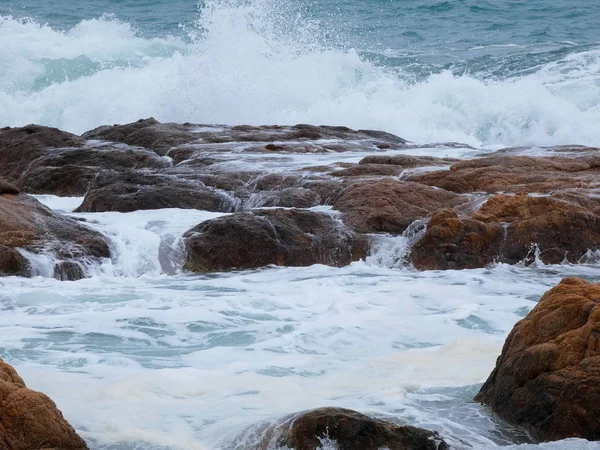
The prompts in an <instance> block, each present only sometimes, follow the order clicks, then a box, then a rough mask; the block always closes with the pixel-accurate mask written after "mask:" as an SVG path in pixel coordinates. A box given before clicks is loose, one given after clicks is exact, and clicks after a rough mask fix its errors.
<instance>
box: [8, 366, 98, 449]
mask: <svg viewBox="0 0 600 450" xmlns="http://www.w3.org/2000/svg"><path fill="white" fill-rule="evenodd" d="M0 448H2V449H3V450H38V449H39V450H41V449H51V448H54V449H56V450H87V448H88V447H87V445H86V444H85V442H84V441H83V439H81V438H80V437H79V436H78V435H77V433H76V432H75V430H74V429H73V427H72V426H71V425H69V423H68V422H67V421H66V420H65V419H64V417H63V415H62V413H61V412H60V411H59V410H58V408H57V407H56V404H55V403H54V402H53V401H52V400H51V399H50V398H48V397H47V396H46V395H44V394H42V393H41V392H36V391H32V390H31V389H28V388H27V387H26V386H25V383H24V381H23V379H22V378H21V377H20V376H19V375H18V374H17V372H16V371H15V369H14V368H13V367H12V366H10V365H8V364H7V363H5V362H4V361H3V360H2V359H0Z"/></svg>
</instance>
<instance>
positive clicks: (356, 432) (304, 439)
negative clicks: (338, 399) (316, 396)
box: [259, 408, 449, 450]
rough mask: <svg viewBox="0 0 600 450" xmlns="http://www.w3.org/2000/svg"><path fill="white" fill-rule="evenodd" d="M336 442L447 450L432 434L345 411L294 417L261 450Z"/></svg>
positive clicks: (343, 447) (353, 448)
mask: <svg viewBox="0 0 600 450" xmlns="http://www.w3.org/2000/svg"><path fill="white" fill-rule="evenodd" d="M325 438H328V439H329V440H331V441H335V442H336V444H337V448H339V450H379V449H383V448H386V449H388V450H446V449H448V448H449V447H448V445H447V444H446V443H445V442H444V441H443V440H442V439H441V438H440V436H439V435H438V434H437V433H435V432H432V431H428V430H423V429H421V428H416V427H411V426H406V425H404V426H401V425H396V424H394V423H391V422H385V421H383V420H379V419H374V418H372V417H368V416H365V415H364V414H360V413H358V412H356V411H352V410H349V409H342V408H320V409H316V410H313V411H307V412H302V413H298V414H293V415H291V416H288V417H286V418H284V419H283V420H281V421H280V422H279V423H277V424H275V425H273V426H272V427H270V428H269V429H268V430H267V431H266V432H265V439H264V440H263V442H262V443H261V444H260V446H259V448H260V449H261V450H267V449H270V448H290V449H292V448H293V449H294V450H315V449H318V448H321V445H322V444H321V440H322V439H325Z"/></svg>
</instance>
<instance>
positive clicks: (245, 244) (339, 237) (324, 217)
mask: <svg viewBox="0 0 600 450" xmlns="http://www.w3.org/2000/svg"><path fill="white" fill-rule="evenodd" d="M184 240H185V245H186V252H187V258H186V262H185V268H186V269H187V270H190V271H193V272H216V271H226V270H232V269H253V268H258V267H263V266H267V265H271V264H275V265H278V266H309V265H312V264H326V265H329V266H344V265H347V264H350V263H351V262H352V261H357V260H359V259H361V258H364V257H365V256H366V252H367V242H366V240H365V239H364V238H362V237H360V236H358V235H356V234H354V233H353V232H351V231H350V230H348V229H346V228H345V227H344V226H343V225H341V224H340V223H339V222H337V221H336V220H335V219H333V218H331V216H329V215H328V214H321V213H316V212H312V211H306V210H296V209H292V210H284V209H272V210H257V211H254V212H252V213H236V214H232V215H230V216H226V217H220V218H217V219H213V220H209V221H206V222H203V223H201V224H199V225H197V226H196V227H194V228H192V229H191V230H189V231H188V232H186V233H185V235H184Z"/></svg>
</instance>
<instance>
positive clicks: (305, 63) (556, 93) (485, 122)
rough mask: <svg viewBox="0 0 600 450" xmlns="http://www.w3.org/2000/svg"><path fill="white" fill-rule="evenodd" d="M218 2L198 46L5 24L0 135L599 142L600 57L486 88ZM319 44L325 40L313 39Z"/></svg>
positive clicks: (196, 34)
mask: <svg viewBox="0 0 600 450" xmlns="http://www.w3.org/2000/svg"><path fill="white" fill-rule="evenodd" d="M275 1H276V0H252V1H249V2H245V3H243V4H242V5H241V6H240V5H239V2H235V1H227V2H216V1H209V2H208V6H207V7H206V9H204V10H203V13H202V15H201V16H200V20H199V25H198V28H197V29H196V30H193V32H190V35H191V37H192V39H193V40H192V42H191V43H190V42H187V43H185V42H183V41H182V40H181V39H177V38H169V37H164V38H154V39H146V38H142V37H138V36H137V35H136V34H135V31H134V30H133V29H132V28H131V27H130V25H129V24H127V23H122V22H119V21H117V20H116V19H114V18H111V17H104V18H102V19H97V20H87V21H83V22H81V23H80V24H78V25H77V26H75V27H74V28H72V29H70V30H67V31H59V30H54V29H52V28H50V27H49V26H46V25H39V24H37V23H35V22H33V21H22V20H21V21H17V20H15V19H12V18H9V17H4V18H2V19H1V20H0V68H1V69H0V81H2V83H1V84H0V86H1V88H0V117H1V119H0V124H2V125H23V124H25V123H30V122H36V123H41V124H46V125H53V126H58V127H61V128H63V129H67V130H69V131H74V132H83V131H85V130H87V129H90V128H93V127H95V126H98V125H101V124H106V123H123V122H129V121H133V120H137V119H139V118H140V117H148V116H155V117H156V118H158V119H159V120H163V121H176V122H184V121H192V122H201V123H228V124H238V123H250V124H261V123H277V124H283V123H300V122H304V123H317V124H319V123H327V124H341V125H346V126H351V127H355V128H365V127H368V128H377V129H383V130H387V131H390V132H394V133H396V134H399V135H401V136H404V137H406V138H408V139H410V140H413V141H417V142H431V141H438V142H439V141H461V142H467V143H469V144H473V145H476V146H479V145H499V144H504V145H527V144H538V145H546V144H547V145H551V144H564V143H582V144H587V145H600V131H599V129H598V127H597V123H598V121H599V120H600V109H599V108H598V105H599V101H600V91H599V89H600V88H599V84H598V70H597V68H598V64H599V62H598V61H600V56H599V55H600V50H589V51H586V52H580V53H573V54H571V55H569V56H567V57H566V58H565V59H563V60H561V61H558V62H554V63H551V64H548V65H546V66H543V67H541V68H540V69H539V70H538V72H537V73H534V74H532V75H528V76H525V77H522V78H515V79H509V80H502V81H498V80H480V79H477V78H475V77H472V76H454V75H452V74H451V73H450V72H442V73H439V74H435V75H431V76H430V77H429V78H427V79H426V80H424V81H421V82H418V83H416V84H415V83H412V82H410V81H408V78H407V77H405V76H403V75H402V72H401V71H400V72H398V71H391V70H388V69H385V68H383V67H379V66H376V65H374V64H372V63H369V62H366V61H365V60H362V59H361V57H360V56H359V54H358V53H357V52H356V51H355V50H354V49H351V48H348V49H345V50H344V49H339V48H335V49H334V48H329V47H328V46H326V45H324V43H323V42H321V39H320V38H319V36H320V35H321V34H323V32H322V31H323V30H318V29H317V28H315V26H314V24H311V23H308V22H305V21H303V20H302V18H295V21H288V22H289V23H292V26H285V23H287V22H286V20H283V18H282V17H280V16H279V15H277V11H278V8H279V9H280V8H281V7H282V3H283V2H281V1H279V2H277V3H275ZM315 36H316V37H315Z"/></svg>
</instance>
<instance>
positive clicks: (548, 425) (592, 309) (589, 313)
mask: <svg viewBox="0 0 600 450" xmlns="http://www.w3.org/2000/svg"><path fill="white" fill-rule="evenodd" d="M475 400H476V401H478V402H481V403H483V404H485V405H488V406H489V407H490V408H491V409H492V410H493V411H494V412H495V413H497V414H498V415H499V416H500V417H502V418H503V419H505V420H507V421H508V422H510V423H513V424H516V425H519V426H522V427H524V428H525V429H526V430H527V431H529V433H531V435H532V436H533V437H534V438H536V439H538V440H540V441H554V440H561V439H566V438H582V439H587V440H590V441H597V440H600V284H592V283H589V282H587V281H585V280H583V279H581V278H565V279H564V280H562V281H561V282H560V283H559V284H558V285H557V286H556V287H554V288H552V289H551V290H549V291H548V292H546V294H544V296H543V297H542V298H541V300H540V302H539V303H538V304H537V306H536V307H535V308H533V310H532V311H531V312H530V313H529V314H528V315H527V316H526V317H525V318H524V319H523V320H521V321H520V322H518V323H517V324H516V325H515V327H514V328H513V330H512V331H511V333H510V334H509V336H508V338H507V339H506V342H505V344H504V348H503V349H502V354H501V355H500V357H499V358H498V361H497V362H496V367H495V369H494V371H493V372H492V374H491V375H490V377H489V378H488V380H487V381H486V382H485V384H484V385H483V387H482V388H481V391H480V392H479V394H477V396H476V397H475Z"/></svg>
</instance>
